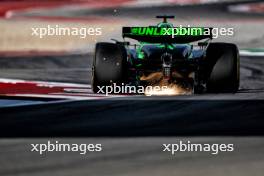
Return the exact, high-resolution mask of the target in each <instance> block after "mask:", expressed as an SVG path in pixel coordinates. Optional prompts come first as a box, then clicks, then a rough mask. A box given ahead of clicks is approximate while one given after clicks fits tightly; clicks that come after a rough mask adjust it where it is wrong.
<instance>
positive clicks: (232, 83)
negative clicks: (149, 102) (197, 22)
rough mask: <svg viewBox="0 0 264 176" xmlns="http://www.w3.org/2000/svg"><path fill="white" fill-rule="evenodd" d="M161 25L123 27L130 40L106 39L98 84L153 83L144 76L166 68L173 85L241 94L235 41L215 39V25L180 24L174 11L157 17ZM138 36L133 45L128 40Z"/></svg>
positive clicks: (95, 74)
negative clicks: (170, 20) (175, 19)
mask: <svg viewBox="0 0 264 176" xmlns="http://www.w3.org/2000/svg"><path fill="white" fill-rule="evenodd" d="M157 18H163V21H162V22H161V23H159V24H158V25H156V26H147V27H123V38H124V41H122V42H121V41H117V40H114V41H115V42H113V43H108V42H107V43H106V42H100V43H97V44H96V47H95V57H94V62H93V68H92V89H93V91H94V92H95V93H96V92H98V88H99V87H100V86H108V85H111V84H113V83H115V84H121V83H122V84H126V85H148V84H152V83H153V82H151V81H150V82H149V81H146V79H141V78H142V77H145V78H146V77H148V75H150V74H152V73H157V72H158V73H161V74H162V78H160V79H163V80H166V81H167V82H168V83H169V84H181V85H182V86H183V87H184V86H185V87H189V88H191V89H192V92H193V93H204V92H227V93H235V92H237V91H238V88H239V54H238V48H237V46H236V45H235V44H232V43H214V42H211V41H212V39H213V37H212V31H211V30H212V28H207V27H174V26H173V24H171V23H169V22H167V19H168V18H174V16H157ZM127 38H129V39H134V40H137V41H138V44H133V45H132V44H130V42H128V41H125V39H127Z"/></svg>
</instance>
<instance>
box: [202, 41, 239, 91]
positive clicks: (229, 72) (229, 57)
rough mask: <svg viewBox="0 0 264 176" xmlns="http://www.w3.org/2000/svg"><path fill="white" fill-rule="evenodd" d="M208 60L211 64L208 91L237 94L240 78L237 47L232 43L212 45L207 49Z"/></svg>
mask: <svg viewBox="0 0 264 176" xmlns="http://www.w3.org/2000/svg"><path fill="white" fill-rule="evenodd" d="M207 58H208V61H209V62H210V64H211V69H210V72H209V78H208V80H207V84H206V87H207V91H208V92H214V93H217V92H219V93H220V92H226V93H235V92H237V91H238V88H239V77H240V66H239V64H240V63H239V53H238V48H237V46H236V45H234V44H230V43H211V44H210V45H209V47H208V49H207Z"/></svg>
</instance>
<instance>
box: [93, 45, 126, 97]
mask: <svg viewBox="0 0 264 176" xmlns="http://www.w3.org/2000/svg"><path fill="white" fill-rule="evenodd" d="M126 70H127V53H126V49H125V47H124V46H123V45H120V44H114V43H105V42H101V43H97V44H96V47H95V56H94V60H93V67H92V90H93V92H94V93H98V91H99V87H100V86H108V85H111V84H112V83H117V84H118V83H121V82H123V81H125V79H126Z"/></svg>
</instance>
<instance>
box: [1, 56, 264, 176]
mask: <svg viewBox="0 0 264 176" xmlns="http://www.w3.org/2000/svg"><path fill="white" fill-rule="evenodd" d="M70 58H74V59H69V57H67V56H61V57H43V58H38V60H36V59H32V58H23V59H21V58H12V59H13V60H11V59H10V58H8V59H5V58H1V60H0V62H1V64H0V67H4V66H3V65H5V68H1V69H0V70H1V73H0V74H1V77H5V78H20V79H30V80H45V81H49V80H50V81H65V82H78V83H87V84H89V83H90V63H91V60H90V58H91V57H90V55H75V56H70ZM19 59H21V60H19ZM28 63H30V64H28ZM83 63H87V65H85V64H83ZM7 65H8V66H7ZM47 65H48V66H47ZM46 66H47V67H46ZM263 68H264V58H263V57H241V87H240V91H239V93H237V94H211V95H198V96H197V95H193V96H187V95H186V96H176V97H131V98H129V99H127V98H126V99H118V100H103V101H102V100H100V101H96V100H93V101H74V102H65V103H60V104H52V105H44V106H40V105H32V106H31V105H29V106H24V107H8V108H1V109H0V114H1V123H0V134H1V136H2V137H23V136H25V137H29V136H30V137H35V136H42V137H51V136H57V137H60V136H66V137H71V136H79V137H81V136H83V137H91V136H108V137H107V138H75V139H70V138H64V139H63V138H58V140H59V141H61V142H65V143H102V144H103V146H104V151H103V152H101V153H89V154H88V155H85V156H82V155H79V154H76V153H70V152H69V153H67V152H66V153H62V152H54V153H48V154H45V155H42V156H40V155H39V154H37V153H34V152H30V143H47V140H49V139H50V138H40V139H34V138H33V139H32V138H30V139H29V138H27V139H24V138H20V139H4V138H2V139H1V141H0V149H1V150H0V175H27V176H28V175H34V176H35V175H107V176H109V175H115V176H116V175H122V176H123V175H144V176H146V175H168V176H169V175H216V176H218V175H219V176H222V175H239V176H244V175H245V176H249V175H256V176H262V175H263V173H264V168H263V165H264V156H263V153H264V151H263V145H264V139H263V137H262V135H263V129H264V128H263V127H264V125H263V124H264V123H263V113H264V101H263V98H264V73H263ZM54 75H56V77H55V76H54ZM197 135H198V137H193V136H197ZM225 135H226V136H229V137H218V136H225ZM248 135H254V136H259V137H239V136H248ZM109 136H110V137H111V138H109ZM120 136H121V137H124V136H131V138H117V137H120ZM141 136H147V137H144V138H141ZM151 136H155V137H151ZM156 136H160V137H156ZM168 136H171V137H168ZM175 136H177V137H175ZM179 136H184V137H183V138H180V137H179ZM186 136H192V137H186ZM201 136H210V137H201ZM112 137H113V138H112ZM180 139H183V140H186V139H188V140H191V141H192V142H193V143H234V145H235V151H234V152H231V153H220V154H219V155H211V154H209V153H203V152H181V153H178V154H177V155H175V156H171V155H170V154H168V153H164V152H161V151H162V144H163V143H177V142H178V141H179V140H180ZM52 140H56V139H54V138H52Z"/></svg>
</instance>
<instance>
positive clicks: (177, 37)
mask: <svg viewBox="0 0 264 176" xmlns="http://www.w3.org/2000/svg"><path fill="white" fill-rule="evenodd" d="M212 29H213V28H208V27H171V28H162V27H156V26H149V27H123V30H122V35H123V38H126V37H127V38H131V39H135V40H138V41H139V42H149V43H190V42H194V41H199V40H203V39H212V38H213V37H212V36H213V35H212Z"/></svg>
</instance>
